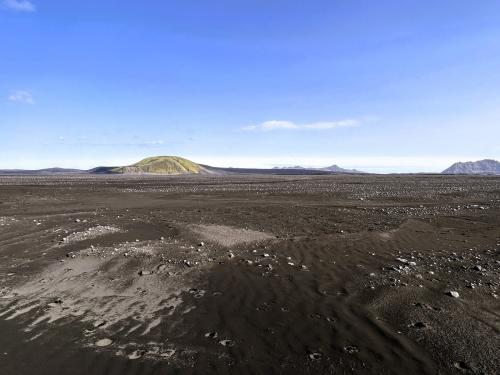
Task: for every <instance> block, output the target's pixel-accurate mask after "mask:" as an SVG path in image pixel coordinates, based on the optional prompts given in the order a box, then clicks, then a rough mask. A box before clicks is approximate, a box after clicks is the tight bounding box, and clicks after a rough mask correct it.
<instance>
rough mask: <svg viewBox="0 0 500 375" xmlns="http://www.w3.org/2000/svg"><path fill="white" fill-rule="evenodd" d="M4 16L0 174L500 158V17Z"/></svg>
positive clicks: (322, 7) (423, 9)
mask: <svg viewBox="0 0 500 375" xmlns="http://www.w3.org/2000/svg"><path fill="white" fill-rule="evenodd" d="M0 4H1V5H0V168H41V167H49V166H63V167H79V168H87V167H93V166H97V165H123V164H129V163H132V162H134V161H136V160H138V159H141V158H142V157H145V156H151V155H180V156H185V157H188V158H191V159H193V160H195V161H197V162H202V163H207V164H212V165H217V166H245V167H250V166H253V167H272V166H275V165H283V166H285V165H295V164H302V165H306V166H325V165H330V164H334V163H335V164H339V165H341V166H344V167H352V168H358V169H362V170H366V171H373V172H389V171H396V172H403V171H440V170H441V169H443V168H445V167H447V166H448V164H450V163H451V162H454V161H458V160H462V161H465V160H476V159H481V158H496V159H499V158H500V142H499V140H500V1H498V0H481V1H470V0H469V1H465V0H440V1H435V0H432V1H430V0H418V1H417V0H415V1H414V0H393V1H387V0H378V1H373V0H328V1H322V0H321V1H303V0H301V1H294V0H262V1H261V0H225V1H209V0H204V1H202V0H178V1H177V0H172V1H159V0H157V1H155V0H151V1H126V0H119V1H118V0H109V1H97V0H86V1H81V0H78V1H77V0H31V1H27V0H0Z"/></svg>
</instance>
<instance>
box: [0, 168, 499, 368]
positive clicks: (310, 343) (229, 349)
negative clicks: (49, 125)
mask: <svg viewBox="0 0 500 375" xmlns="http://www.w3.org/2000/svg"><path fill="white" fill-rule="evenodd" d="M471 181H472V179H471V178H467V177H450V176H446V177H430V176H406V177H404V178H398V179H397V180H394V179H391V177H376V176H347V177H346V176H328V177H293V178H292V177H273V176H267V177H261V176H251V177H241V176H238V177H231V176H228V177H223V178H222V177H218V178H211V177H206V176H204V177H199V178H196V179H193V178H188V177H185V178H181V177H179V178H177V179H176V180H175V181H174V180H172V179H162V178H144V179H143V180H141V183H140V184H138V183H137V180H136V179H131V180H128V179H126V178H123V177H120V178H118V177H109V176H108V177H105V178H94V179H92V178H88V177H86V178H80V177H67V178H62V177H58V178H46V177H39V178H33V177H30V178H19V177H17V178H3V179H0V202H1V203H0V209H1V212H2V213H1V216H0V219H1V220H0V224H2V225H0V332H1V335H0V353H7V354H2V355H0V373H1V374H2V375H3V374H7V375H10V374H16V375H19V374H21V375H23V374H33V373H35V374H54V373H68V374H69V373H70V374H165V373H182V374H184V373H185V374H192V373H200V374H207V373H217V374H229V373H258V374H260V373H265V374H273V373H276V374H328V373H346V374H374V373H377V374H401V373H405V374H438V373H441V374H455V373H466V374H467V373H469V374H495V373H496V370H497V369H498V367H499V366H500V363H499V360H498V358H500V356H499V354H500V353H499V348H500V339H499V337H500V335H499V331H500V327H499V316H500V304H499V300H498V287H499V281H498V280H499V279H500V271H499V268H500V267H499V266H500V259H499V251H500V229H499V228H500V225H499V224H500V223H499V219H500V191H499V190H498V182H499V180H498V178H488V177H485V178H481V179H474V183H471ZM26 191H33V192H36V195H35V194H33V195H26V196H28V197H29V198H24V194H25V193H26ZM54 192H55V193H54ZM20 197H23V199H24V200H21V199H20ZM21 201H22V202H25V203H29V204H26V205H24V206H20V205H19V203H18V202H21ZM42 212H43V214H41V213H42ZM33 369H36V371H35V372H33ZM61 369H63V370H61ZM61 371H62V372H61Z"/></svg>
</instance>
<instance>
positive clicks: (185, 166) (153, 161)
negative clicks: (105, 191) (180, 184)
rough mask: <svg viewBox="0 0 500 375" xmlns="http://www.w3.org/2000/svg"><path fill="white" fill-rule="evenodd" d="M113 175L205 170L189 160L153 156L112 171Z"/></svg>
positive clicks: (191, 172) (192, 172)
mask: <svg viewBox="0 0 500 375" xmlns="http://www.w3.org/2000/svg"><path fill="white" fill-rule="evenodd" d="M113 172H115V173H131V174H141V173H152V174H194V173H205V172H206V171H205V169H204V168H202V167H201V166H199V165H198V164H196V163H193V162H192V161H190V160H187V159H184V158H180V157H178V156H155V157H151V158H146V159H143V160H141V161H140V162H138V163H135V164H133V165H129V166H127V167H119V168H115V169H114V170H113Z"/></svg>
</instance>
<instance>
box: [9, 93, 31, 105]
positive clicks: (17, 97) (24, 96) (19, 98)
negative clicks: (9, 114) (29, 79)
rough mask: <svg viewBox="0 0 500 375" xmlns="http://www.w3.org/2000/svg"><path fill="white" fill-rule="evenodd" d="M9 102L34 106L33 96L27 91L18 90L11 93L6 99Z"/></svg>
mask: <svg viewBox="0 0 500 375" xmlns="http://www.w3.org/2000/svg"><path fill="white" fill-rule="evenodd" d="M8 99H9V101H11V102H15V103H25V104H34V103H35V101H34V100H33V95H32V94H31V92H29V91H23V90H18V91H14V92H13V93H11V94H10V95H9V97H8Z"/></svg>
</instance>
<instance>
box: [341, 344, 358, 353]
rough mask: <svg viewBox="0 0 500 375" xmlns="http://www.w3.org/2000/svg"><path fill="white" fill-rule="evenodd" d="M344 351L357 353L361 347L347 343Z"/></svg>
mask: <svg viewBox="0 0 500 375" xmlns="http://www.w3.org/2000/svg"><path fill="white" fill-rule="evenodd" d="M344 351H345V352H346V353H349V354H355V353H357V352H359V349H358V347H357V346H354V345H347V346H345V347H344Z"/></svg>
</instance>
